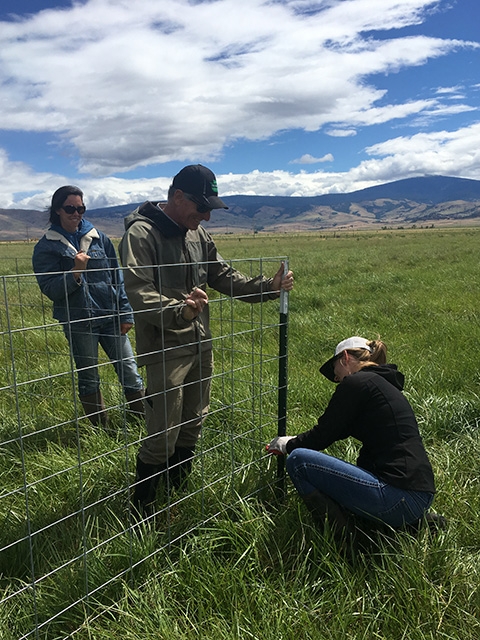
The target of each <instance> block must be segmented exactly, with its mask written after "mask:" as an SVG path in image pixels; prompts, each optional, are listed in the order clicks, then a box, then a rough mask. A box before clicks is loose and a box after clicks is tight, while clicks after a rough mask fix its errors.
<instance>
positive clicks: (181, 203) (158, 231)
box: [119, 164, 293, 518]
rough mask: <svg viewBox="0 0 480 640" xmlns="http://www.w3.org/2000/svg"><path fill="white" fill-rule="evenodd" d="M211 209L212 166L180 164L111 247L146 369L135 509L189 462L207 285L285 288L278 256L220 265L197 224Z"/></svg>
mask: <svg viewBox="0 0 480 640" xmlns="http://www.w3.org/2000/svg"><path fill="white" fill-rule="evenodd" d="M214 209H228V207H227V205H226V204H225V202H224V201H223V200H222V199H221V198H220V197H219V195H218V187H217V180H216V177H215V174H214V173H213V172H212V171H211V170H210V169H208V168H207V167H204V166H203V165H201V164H197V165H188V166H186V167H184V168H183V169H182V170H181V171H180V172H179V173H178V174H177V175H176V176H175V177H174V178H173V181H172V184H171V186H170V188H169V190H168V199H167V203H166V204H165V205H162V206H160V203H159V202H145V203H144V204H142V205H141V206H140V207H139V208H138V209H137V210H135V211H134V212H133V213H131V214H130V215H129V216H128V217H127V218H126V219H125V229H126V230H125V234H124V236H123V238H122V240H121V242H120V246H119V253H120V258H121V261H122V264H123V266H124V276H125V288H126V291H127V295H128V298H129V300H130V304H131V305H132V307H133V310H134V312H135V322H136V346H137V353H138V355H139V364H140V366H142V365H145V366H146V372H147V391H146V394H147V397H146V402H145V417H146V423H147V434H148V435H147V438H145V440H143V442H142V445H141V447H140V450H139V452H138V455H137V465H136V481H135V488H134V494H133V499H132V503H133V507H134V514H135V515H136V517H139V518H150V517H152V516H153V515H154V511H155V509H154V503H155V498H156V493H157V486H158V484H159V481H160V480H162V484H163V485H164V486H166V487H167V488H168V489H172V488H175V489H178V488H180V487H181V486H182V485H183V484H184V483H185V481H186V479H187V477H188V475H189V473H190V470H191V466H192V460H193V457H194V453H195V446H196V444H197V441H198V438H199V437H200V432H201V426H202V421H203V419H204V417H205V415H206V413H207V411H208V405H209V399H210V385H211V377H212V372H213V357H212V336H211V332H210V324H209V309H208V294H207V286H208V287H211V288H212V289H216V290H217V291H219V292H220V293H222V294H224V295H231V296H234V297H240V298H242V299H244V300H245V301H248V302H262V301H264V300H272V299H275V298H277V297H278V296H279V295H280V290H281V289H284V290H285V291H290V290H291V289H292V288H293V274H292V272H291V271H289V272H288V273H286V274H285V273H284V265H283V264H282V265H281V266H280V268H279V270H278V271H277V273H276V274H275V275H274V276H273V278H266V277H264V276H257V277H254V278H250V277H247V276H245V275H243V274H242V273H240V272H238V271H236V270H235V269H233V268H232V267H231V266H229V265H228V264H227V263H226V262H225V261H224V260H223V258H222V257H221V255H220V254H219V253H218V251H217V248H216V246H215V243H214V241H213V239H212V237H211V235H210V234H209V233H208V232H207V231H205V229H204V228H203V227H202V226H201V222H202V221H204V220H206V221H208V220H209V219H210V215H211V212H212V210H214Z"/></svg>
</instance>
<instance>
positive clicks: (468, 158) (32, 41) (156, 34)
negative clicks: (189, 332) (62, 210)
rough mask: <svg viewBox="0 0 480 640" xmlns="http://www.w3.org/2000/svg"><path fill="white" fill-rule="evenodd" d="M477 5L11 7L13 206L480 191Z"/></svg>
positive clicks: (393, 1)
mask: <svg viewBox="0 0 480 640" xmlns="http://www.w3.org/2000/svg"><path fill="white" fill-rule="evenodd" d="M479 24H480V3H479V2H478V0H440V1H431V0H430V1H428V0H266V1H262V0H242V1H241V2H239V1H238V0H204V1H202V0H190V1H187V0H175V2H172V0H155V1H154V2H153V1H152V0H134V1H132V0H83V1H78V2H74V3H72V2H55V1H53V0H50V1H49V0H38V1H35V0H31V1H29V2H27V1H23V0H2V3H1V5H0V87H1V89H0V91H1V93H0V104H1V119H0V208H39V209H42V208H44V207H45V206H46V205H47V204H48V202H49V200H50V197H51V194H52V193H53V191H54V190H55V189H56V188H58V187H59V186H61V185H62V184H76V185H78V186H80V187H81V188H82V189H83V190H84V192H85V197H86V203H87V206H89V207H91V208H93V207H100V206H108V205H115V204H125V203H129V202H138V201H142V200H145V199H160V198H163V197H164V196H165V194H166V191H167V189H168V186H169V184H170V182H171V179H172V176H173V175H174V174H175V173H176V172H177V171H178V170H179V169H181V167H182V166H184V165H185V164H190V163H197V162H200V163H202V164H206V165H207V166H209V167H210V168H211V169H212V170H213V171H214V172H215V173H216V174H217V178H218V183H219V189H220V194H221V195H233V194H237V193H242V194H258V195H298V196H310V195H319V194H323V193H332V192H348V191H353V190H356V189H361V188H364V187H367V186H372V185H375V184H381V183H384V182H390V181H393V180H399V179H402V178H407V177H412V176H422V175H429V174H441V175H450V176H458V177H463V178H473V179H480V112H479V108H480V71H479V69H480V31H479V27H478V25H479Z"/></svg>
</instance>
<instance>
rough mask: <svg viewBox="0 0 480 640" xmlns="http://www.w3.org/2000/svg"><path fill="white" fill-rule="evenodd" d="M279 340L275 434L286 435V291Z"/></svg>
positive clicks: (280, 482)
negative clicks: (276, 427) (276, 423)
mask: <svg viewBox="0 0 480 640" xmlns="http://www.w3.org/2000/svg"><path fill="white" fill-rule="evenodd" d="M283 272H284V274H286V273H287V272H288V260H285V262H284V271H283ZM279 328H280V340H279V357H278V430H277V435H279V436H285V435H287V379H288V372H287V364H288V355H287V347H288V292H287V291H284V290H283V289H282V290H281V292H280V319H279ZM277 489H278V492H279V494H280V497H282V498H283V497H284V495H285V456H277Z"/></svg>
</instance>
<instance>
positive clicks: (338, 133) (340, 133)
mask: <svg viewBox="0 0 480 640" xmlns="http://www.w3.org/2000/svg"><path fill="white" fill-rule="evenodd" d="M325 133H326V134H327V136H332V137H333V138H348V137H351V136H356V135H357V132H356V130H355V129H328V130H327V131H325Z"/></svg>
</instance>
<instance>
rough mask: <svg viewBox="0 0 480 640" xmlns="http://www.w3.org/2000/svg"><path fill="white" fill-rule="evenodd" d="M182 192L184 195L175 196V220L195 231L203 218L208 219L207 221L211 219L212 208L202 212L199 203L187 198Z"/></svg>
mask: <svg viewBox="0 0 480 640" xmlns="http://www.w3.org/2000/svg"><path fill="white" fill-rule="evenodd" d="M177 193H178V192H177ZM180 193H181V196H182V197H181V198H179V197H176V198H175V222H177V224H179V225H181V226H182V227H185V229H191V230H192V231H195V229H198V225H199V224H200V223H201V222H202V221H203V220H206V221H207V222H208V220H210V214H211V212H212V210H211V209H209V210H208V211H207V212H205V213H200V212H199V211H198V207H197V203H196V202H193V201H192V200H189V199H188V198H186V197H185V196H184V195H183V193H182V192H180Z"/></svg>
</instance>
